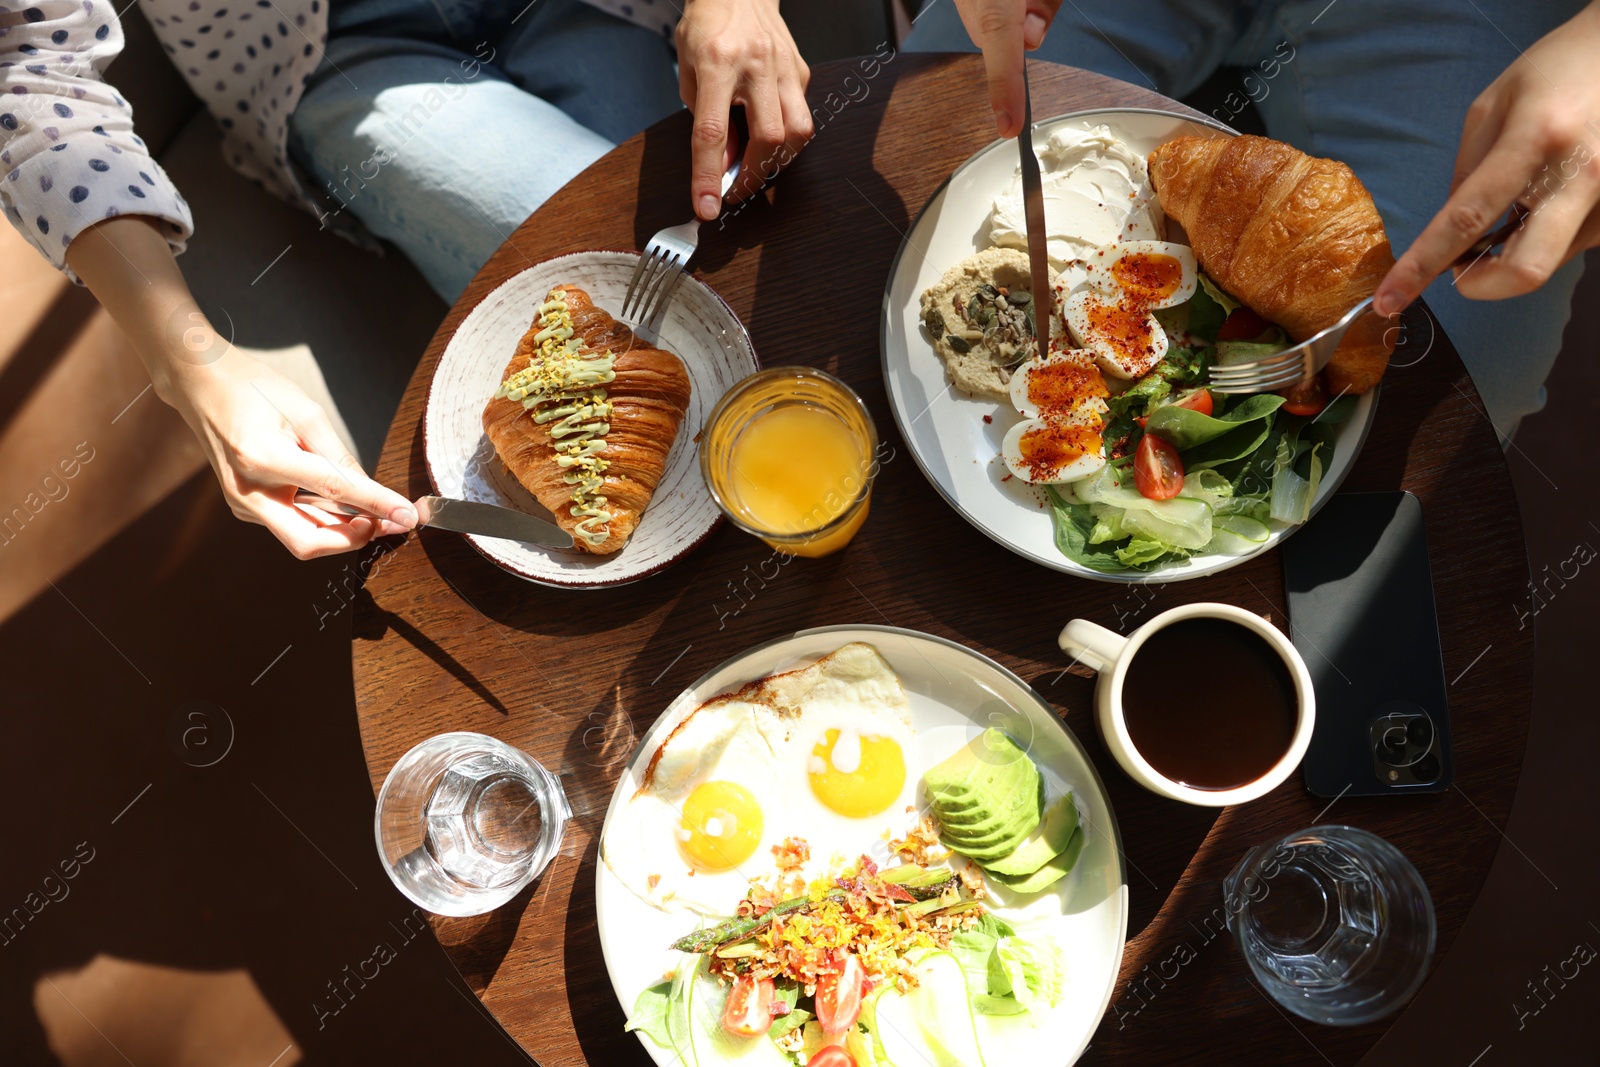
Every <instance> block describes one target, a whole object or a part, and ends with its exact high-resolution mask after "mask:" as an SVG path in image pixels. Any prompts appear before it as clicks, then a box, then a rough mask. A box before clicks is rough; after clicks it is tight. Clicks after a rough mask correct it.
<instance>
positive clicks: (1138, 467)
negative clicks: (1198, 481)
mask: <svg viewBox="0 0 1600 1067" xmlns="http://www.w3.org/2000/svg"><path fill="white" fill-rule="evenodd" d="M1133 484H1134V485H1135V486H1137V487H1138V489H1139V495H1140V496H1142V497H1144V498H1145V499H1146V500H1171V499H1172V498H1173V497H1175V496H1177V495H1178V494H1179V493H1181V492H1183V460H1182V459H1181V458H1180V457H1179V456H1178V450H1177V449H1176V448H1173V447H1172V446H1171V445H1170V444H1168V443H1167V442H1166V441H1163V440H1162V439H1161V438H1159V437H1157V436H1156V435H1155V434H1153V433H1147V434H1145V435H1144V436H1143V437H1141V438H1139V450H1138V451H1137V452H1135V453H1134V455H1133Z"/></svg>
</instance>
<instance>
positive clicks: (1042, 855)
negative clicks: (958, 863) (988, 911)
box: [974, 793, 1078, 878]
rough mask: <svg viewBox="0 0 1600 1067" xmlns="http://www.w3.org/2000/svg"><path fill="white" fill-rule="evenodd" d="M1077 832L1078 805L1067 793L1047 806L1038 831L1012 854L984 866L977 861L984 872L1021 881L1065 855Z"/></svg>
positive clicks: (982, 862)
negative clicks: (1025, 876) (1023, 877)
mask: <svg viewBox="0 0 1600 1067" xmlns="http://www.w3.org/2000/svg"><path fill="white" fill-rule="evenodd" d="M1077 830H1078V806H1077V805H1076V804H1074V803H1073V802H1072V794H1071V793H1068V794H1067V795H1066V796H1064V797H1061V798H1059V799H1058V800H1057V801H1056V802H1055V803H1054V804H1052V805H1050V808H1049V810H1047V811H1046V812H1045V813H1044V821H1042V822H1041V823H1040V824H1039V828H1038V829H1037V830H1035V831H1034V833H1033V836H1032V837H1030V838H1028V839H1027V840H1026V841H1024V842H1023V843H1022V844H1020V845H1018V846H1017V848H1016V851H1014V852H1012V853H1011V854H1010V855H1007V856H1002V857H1000V858H999V859H996V860H993V861H991V862H988V863H985V862H984V861H982V860H979V861H978V862H979V863H980V864H982V866H983V868H984V869H985V870H987V871H991V872H993V873H995V874H1003V875H1006V876H1008V877H1011V878H1021V877H1022V876H1024V875H1028V874H1032V873H1033V872H1034V871H1037V870H1038V869H1039V868H1040V867H1043V866H1044V865H1045V864H1047V863H1049V862H1050V861H1051V860H1053V859H1055V858H1056V857H1057V856H1059V855H1061V853H1063V852H1065V851H1066V849H1067V846H1068V845H1069V844H1071V843H1072V835H1073V834H1074V833H1076V832H1077ZM974 858H976V857H974Z"/></svg>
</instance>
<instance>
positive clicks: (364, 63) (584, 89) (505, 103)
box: [290, 0, 683, 303]
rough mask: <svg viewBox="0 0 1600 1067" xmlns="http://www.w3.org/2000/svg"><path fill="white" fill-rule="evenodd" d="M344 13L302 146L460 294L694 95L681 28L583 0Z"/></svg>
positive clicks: (322, 180)
mask: <svg viewBox="0 0 1600 1067" xmlns="http://www.w3.org/2000/svg"><path fill="white" fill-rule="evenodd" d="M329 17H330V26H329V33H328V46H327V60H326V61H325V62H324V63H323V64H322V66H321V68H320V69H319V70H318V71H317V73H316V75H315V76H314V77H313V78H312V81H311V83H310V84H309V85H308V86H307V89H306V93H305V95H304V97H302V99H301V101H300V105H299V107H297V108H296V109H295V112H294V115H293V117H292V118H291V120H290V151H291V153H292V154H293V156H294V158H295V160H296V162H298V163H299V164H300V165H301V167H302V168H304V169H305V170H307V171H309V172H310V173H311V174H312V175H313V176H314V178H315V180H316V183H317V188H318V189H319V191H321V192H323V193H325V194H328V195H330V196H331V197H333V198H336V199H335V200H334V201H330V206H331V207H332V208H334V209H336V210H338V211H341V212H343V211H348V212H350V213H351V214H353V215H355V216H356V218H358V219H359V220H360V221H361V223H362V225H363V226H364V227H365V228H366V229H367V231H368V232H370V233H372V234H374V235H376V236H378V237H382V238H384V239H386V240H388V241H391V242H393V243H394V244H395V245H397V246H398V247H399V248H400V250H401V251H403V252H404V253H405V254H406V255H407V257H409V258H410V259H411V261H412V262H413V263H415V264H416V265H417V268H418V269H419V270H420V271H421V272H422V275H423V277H425V278H427V280H428V282H429V284H431V285H432V286H433V288H434V289H435V290H437V291H438V293H439V295H440V296H442V297H444V299H445V300H446V302H452V303H453V302H454V301H455V298H456V297H457V296H459V295H460V293H461V291H462V290H463V289H464V288H466V285H467V283H468V282H469V281H471V280H472V276H473V275H474V274H476V273H477V272H478V269H479V268H480V267H482V266H483V264H484V263H485V262H486V261H487V260H488V258H489V256H490V255H491V254H492V253H493V252H494V250H495V249H496V248H498V247H499V246H500V245H501V244H502V243H503V242H504V241H505V240H506V239H507V238H508V237H509V236H510V235H511V233H512V231H514V230H515V229H516V228H517V227H518V226H519V225H521V224H522V222H523V220H524V219H526V218H527V217H528V216H529V215H530V214H532V213H533V211H534V209H535V208H537V207H538V206H539V205H540V204H542V203H544V202H545V200H547V199H549V197H550V196H551V194H553V193H554V192H555V191H556V190H557V189H560V188H561V187H562V186H563V185H565V184H566V183H567V182H568V181H569V180H570V179H572V178H573V177H574V176H575V175H577V174H578V172H580V171H582V170H583V169H584V168H585V167H587V166H588V165H589V164H591V163H593V162H594V161H595V160H597V159H599V158H600V157H601V156H602V155H604V154H605V153H606V152H608V151H609V150H610V149H611V147H612V146H613V144H614V143H615V142H617V141H621V140H624V139H626V138H628V137H631V136H632V135H633V134H635V133H637V132H638V131H639V130H642V129H644V128H645V127H646V126H648V125H650V124H651V123H653V122H655V121H656V120H658V119H661V118H664V117H666V116H667V115H669V114H671V113H672V112H674V111H676V110H677V109H678V108H680V107H682V106H683V105H682V104H681V103H680V101H679V100H678V76H677V70H676V66H675V57H674V54H673V50H672V46H671V42H669V41H667V40H666V39H664V38H662V37H659V36H657V35H655V34H653V33H651V32H649V31H648V30H645V29H644V28H642V27H640V26H636V25H634V24H632V23H629V22H624V21H623V20H621V19H618V18H614V17H612V16H611V15H608V14H605V13H604V12H602V11H600V10H599V9H597V8H594V7H590V6H589V5H587V4H583V3H580V2H579V0H534V2H531V3H530V2H529V0H437V2H435V0H334V2H333V5H332V10H331V12H330V16H329ZM340 205H343V206H342V207H341V206H340Z"/></svg>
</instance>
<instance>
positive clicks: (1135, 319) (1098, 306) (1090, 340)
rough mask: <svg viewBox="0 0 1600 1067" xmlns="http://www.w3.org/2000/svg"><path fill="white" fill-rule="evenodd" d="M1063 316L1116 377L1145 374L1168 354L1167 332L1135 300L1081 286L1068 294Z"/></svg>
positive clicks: (1082, 343)
mask: <svg viewBox="0 0 1600 1067" xmlns="http://www.w3.org/2000/svg"><path fill="white" fill-rule="evenodd" d="M1062 315H1063V316H1064V317H1065V319H1066V321H1067V330H1068V331H1069V332H1070V333H1071V334H1072V339H1073V340H1074V341H1076V342H1077V343H1078V344H1079V345H1080V346H1081V347H1083V348H1087V349H1088V350H1089V351H1091V352H1093V353H1094V358H1095V362H1097V363H1099V364H1100V368H1101V369H1102V370H1104V371H1105V372H1106V373H1107V374H1109V375H1111V376H1112V377H1113V378H1123V379H1128V380H1132V379H1134V378H1138V377H1141V376H1142V375H1144V374H1147V373H1149V371H1150V368H1152V367H1154V366H1155V365H1156V364H1157V363H1160V362H1161V359H1162V357H1163V356H1165V355H1166V354H1167V331H1166V330H1164V329H1162V328H1161V323H1159V322H1157V321H1156V317H1155V316H1154V315H1152V314H1151V313H1150V312H1148V311H1146V310H1144V309H1143V308H1142V307H1140V306H1139V305H1138V304H1136V303H1135V302H1133V301H1129V300H1119V299H1118V298H1117V297H1115V296H1112V295H1110V294H1107V293H1102V292H1099V291H1098V290H1095V289H1092V288H1091V289H1080V290H1079V291H1078V292H1076V293H1073V294H1072V295H1071V296H1069V297H1067V302H1066V305H1065V306H1064V307H1063V308H1062Z"/></svg>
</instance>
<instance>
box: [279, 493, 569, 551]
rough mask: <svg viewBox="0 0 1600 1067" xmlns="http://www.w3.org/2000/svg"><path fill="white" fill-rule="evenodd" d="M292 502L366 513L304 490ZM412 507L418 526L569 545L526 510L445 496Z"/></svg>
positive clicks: (344, 512) (563, 535)
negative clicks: (415, 507)
mask: <svg viewBox="0 0 1600 1067" xmlns="http://www.w3.org/2000/svg"><path fill="white" fill-rule="evenodd" d="M294 502H295V503H296V504H305V505H308V506H310V507H314V508H320V509H321V510H323V511H331V512H335V513H337V514H340V515H369V513H368V512H365V511H363V510H361V509H360V508H358V507H352V506H351V505H349V504H342V503H340V502H339V501H337V500H329V499H327V498H326V497H321V496H318V495H317V494H315V493H308V492H306V491H305V490H304V489H302V490H300V491H299V492H297V493H295V495H294ZM416 506H417V525H418V526H432V527H433V528H434V529H436V530H454V531H455V532H456V533H468V534H479V535H481V536H483V537H503V538H505V539H506V540H507V541H522V542H525V543H527V544H532V545H544V546H546V547H548V548H571V547H572V535H571V534H569V533H567V531H565V530H563V529H562V528H561V527H559V526H557V525H556V524H555V523H553V522H546V521H545V520H544V519H541V518H539V517H537V516H535V515H529V514H528V513H527V512H523V511H513V510H512V509H511V508H502V507H500V506H498V505H496V504H485V503H482V502H481V501H477V500H455V499H453V498H451V497H447V496H425V497H422V498H421V499H419V500H418V501H417V505H416ZM369 517H371V516H370V515H369Z"/></svg>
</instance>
